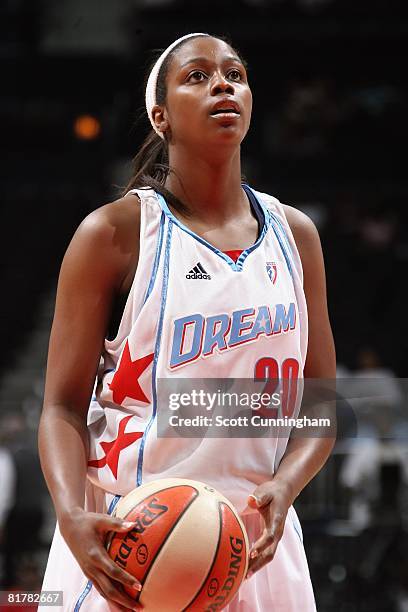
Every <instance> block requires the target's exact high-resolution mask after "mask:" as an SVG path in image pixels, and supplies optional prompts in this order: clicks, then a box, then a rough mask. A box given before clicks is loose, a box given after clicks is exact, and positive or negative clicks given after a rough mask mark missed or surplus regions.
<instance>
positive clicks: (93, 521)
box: [39, 197, 140, 607]
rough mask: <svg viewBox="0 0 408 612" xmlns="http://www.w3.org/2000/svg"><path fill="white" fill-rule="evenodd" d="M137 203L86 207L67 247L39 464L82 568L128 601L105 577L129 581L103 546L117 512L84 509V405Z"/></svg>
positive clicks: (122, 278) (129, 254) (120, 280)
mask: <svg viewBox="0 0 408 612" xmlns="http://www.w3.org/2000/svg"><path fill="white" fill-rule="evenodd" d="M139 211H140V207H139V206H138V205H137V203H136V201H135V198H134V197H128V198H123V199H122V200H119V201H117V202H114V203H112V204H108V205H106V206H103V207H102V208H100V209H98V210H96V211H94V212H93V213H91V214H90V215H89V216H88V217H87V218H86V219H85V220H84V221H83V222H82V224H81V225H80V227H79V228H78V230H77V232H76V233H75V235H74V237H73V239H72V241H71V244H70V245H69V247H68V250H67V252H66V254H65V257H64V260H63V263H62V266H61V271H60V277H59V282H58V290H57V299H56V306H55V315H54V321H53V325H52V330H51V337H50V344H49V352H48V363H47V375H46V384H45V397H44V407H43V411H42V415H41V420H40V427H39V451H40V459H41V465H42V468H43V472H44V475H45V479H46V482H47V485H48V488H49V490H50V493H51V496H52V499H53V502H54V506H55V511H56V514H57V519H58V522H59V526H60V530H61V533H62V535H63V537H64V538H65V540H66V541H67V544H68V546H69V547H70V549H71V551H72V553H73V554H74V556H75V557H76V559H77V561H78V563H79V564H80V566H81V568H82V569H83V571H84V573H85V575H86V576H87V577H89V578H90V579H92V580H93V581H94V583H95V587H96V588H97V589H98V590H99V591H100V592H101V594H102V595H104V596H105V597H109V598H111V599H113V600H114V601H116V602H117V603H120V604H122V605H125V606H126V607H134V606H135V602H131V600H130V598H127V596H126V595H125V594H123V593H121V592H120V591H119V590H118V589H117V588H116V587H115V586H114V585H113V583H112V582H111V579H112V578H113V579H115V580H118V581H121V582H126V583H127V584H130V583H132V584H133V582H134V580H133V579H132V577H130V576H129V575H128V574H126V572H124V571H123V570H121V569H120V568H119V567H118V566H117V565H116V564H114V563H113V562H112V561H111V560H110V558H109V556H108V555H107V554H106V551H105V550H104V549H103V541H104V537H105V534H106V532H107V531H109V530H117V531H118V530H119V531H126V530H128V529H129V528H130V525H126V524H125V523H124V522H123V521H121V520H119V519H114V518H112V517H108V516H107V515H106V516H105V515H99V514H93V513H85V512H84V510H83V508H84V495H85V480H86V473H87V462H88V434H87V425H86V419H87V412H88V407H89V401H90V397H91V393H92V390H93V386H94V381H95V376H96V372H97V368H98V364H99V359H100V355H101V352H102V348H103V340H104V337H105V333H106V329H107V327H108V323H109V318H110V314H111V309H112V304H113V301H114V298H115V296H116V295H117V294H119V293H120V292H121V291H123V290H124V288H125V286H126V284H128V283H129V277H130V276H131V275H132V271H134V269H135V266H136V259H137V256H138V253H137V249H136V252H135V245H137V244H138V241H139V235H138V227H139V225H140V223H139V218H138V216H139V214H140V213H139Z"/></svg>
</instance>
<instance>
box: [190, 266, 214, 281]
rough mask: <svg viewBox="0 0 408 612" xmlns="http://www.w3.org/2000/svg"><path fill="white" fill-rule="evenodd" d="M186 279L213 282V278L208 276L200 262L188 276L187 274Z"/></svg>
mask: <svg viewBox="0 0 408 612" xmlns="http://www.w3.org/2000/svg"><path fill="white" fill-rule="evenodd" d="M186 278H199V279H202V280H211V276H210V275H209V274H207V272H206V271H205V270H204V268H203V266H202V265H201V264H200V262H198V264H196V265H195V266H194V268H193V269H192V270H190V272H189V273H188V274H186Z"/></svg>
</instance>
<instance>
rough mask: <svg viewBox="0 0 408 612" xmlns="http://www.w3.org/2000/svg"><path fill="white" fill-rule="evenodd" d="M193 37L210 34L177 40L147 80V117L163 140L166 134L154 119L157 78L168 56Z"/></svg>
mask: <svg viewBox="0 0 408 612" xmlns="http://www.w3.org/2000/svg"><path fill="white" fill-rule="evenodd" d="M192 36H210V34H204V33H203V32H195V33H194V34H186V35H185V36H182V37H181V38H178V39H177V40H175V41H174V43H172V44H171V45H170V46H169V47H167V49H166V50H165V51H163V53H162V54H161V56H160V57H159V59H158V60H157V62H156V63H155V65H154V66H153V68H152V71H151V73H150V74H149V78H148V79H147V85H146V110H147V116H148V117H149V121H150V123H151V124H152V128H153V129H154V131H155V132H156V134H158V135H159V136H160V137H161V138H163V139H164V134H163V132H160V130H159V129H158V128H157V127H156V124H155V123H154V121H153V117H152V110H153V106H155V105H156V89H157V77H158V76H159V72H160V68H161V66H162V64H163V62H164V60H165V59H166V57H167V56H168V54H169V53H170V52H171V51H172V50H173V49H174V47H176V46H177V45H178V44H179V43H181V42H182V41H183V40H187V38H191V37H192Z"/></svg>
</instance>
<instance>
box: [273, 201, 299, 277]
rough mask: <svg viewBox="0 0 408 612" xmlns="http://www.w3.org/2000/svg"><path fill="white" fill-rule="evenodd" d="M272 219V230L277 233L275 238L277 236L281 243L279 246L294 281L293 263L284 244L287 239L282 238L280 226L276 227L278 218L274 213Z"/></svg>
mask: <svg viewBox="0 0 408 612" xmlns="http://www.w3.org/2000/svg"><path fill="white" fill-rule="evenodd" d="M270 218H271V221H272V223H271V225H272V229H273V231H274V232H275V236H276V238H277V240H278V242H279V246H280V248H281V251H282V253H283V256H284V258H285V260H286V265H287V266H288V270H289V272H290V275H291V277H292V279H293V269H292V264H291V261H290V256H289V255H288V253H287V251H286V247H285V244H284V240H285V239H283V240H282V236H281V234H280V232H279V226H278V228H277V227H276V218H275V216H274V215H273V214H272V213H271V216H270Z"/></svg>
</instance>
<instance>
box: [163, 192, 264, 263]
mask: <svg viewBox="0 0 408 612" xmlns="http://www.w3.org/2000/svg"><path fill="white" fill-rule="evenodd" d="M242 187H243V189H244V191H245V193H246V194H247V195H248V197H249V199H250V202H251V204H252V203H253V202H254V200H255V201H256V205H255V209H256V214H257V217H258V219H259V211H261V212H262V214H263V217H264V223H263V227H262V230H261V233H260V235H259V236H258V239H257V240H256V242H255V243H254V244H253V245H252V246H250V247H249V248H248V249H245V250H244V251H242V253H241V255H240V256H239V257H238V259H237V261H236V262H235V261H234V260H233V259H232V258H231V257H230V256H229V255H226V254H225V253H223V252H222V251H220V250H219V249H217V248H216V247H215V246H214V245H212V244H210V243H209V242H207V240H205V239H204V238H202V237H201V236H198V234H196V233H195V232H193V231H192V230H190V229H189V228H188V227H187V226H185V225H184V223H182V222H181V221H179V220H178V219H177V217H175V216H174V215H173V213H172V212H171V210H170V209H169V207H168V205H167V202H166V200H165V199H164V197H163V196H162V195H161V194H160V193H157V192H155V195H156V198H157V199H158V201H159V204H160V206H161V209H162V210H163V211H164V212H165V214H166V215H167V216H168V217H169V219H170V220H171V221H172V222H173V223H174V224H175V225H177V226H178V227H179V228H180V229H182V230H183V231H184V232H186V233H187V234H189V235H190V236H191V237H192V238H194V239H195V240H197V241H198V242H201V244H203V245H204V246H205V247H207V248H208V249H210V251H212V252H213V253H215V254H216V255H218V257H221V259H223V260H224V261H225V262H226V263H227V264H228V265H229V267H230V268H231V270H233V271H234V272H241V270H242V266H243V264H244V261H245V260H246V258H247V257H248V255H250V254H251V253H252V251H254V250H255V249H257V248H258V247H259V246H260V244H261V243H262V241H263V239H264V237H265V235H266V232H267V229H268V224H267V219H268V216H267V211H266V210H265V208H264V207H263V205H262V204H261V203H260V202H259V200H258V199H257V197H256V195H255V193H254V192H253V190H252V189H251V188H250V187H249V186H248V185H246V184H245V185H244V184H243V185H242ZM251 196H252V197H251ZM252 198H253V199H252Z"/></svg>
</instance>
